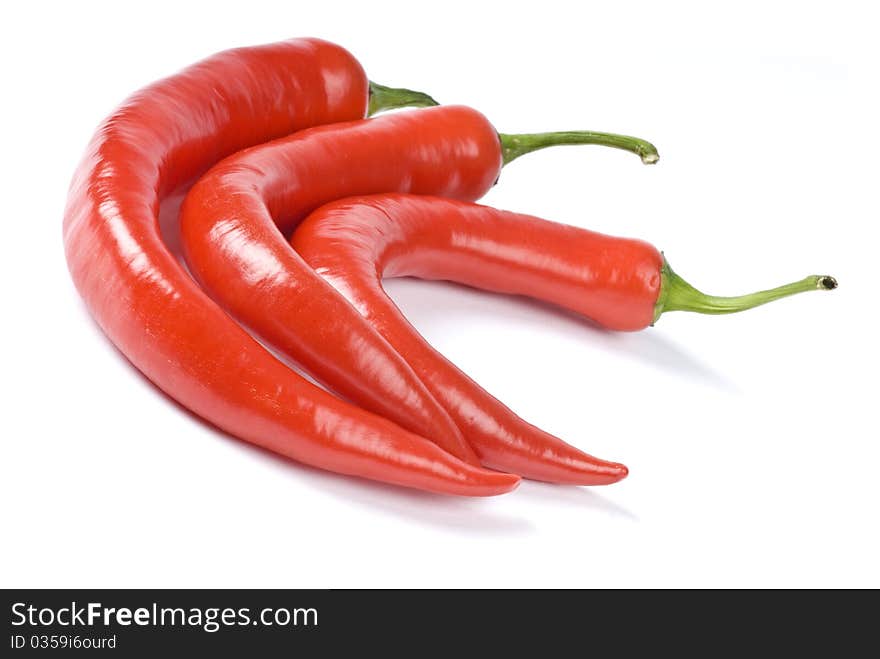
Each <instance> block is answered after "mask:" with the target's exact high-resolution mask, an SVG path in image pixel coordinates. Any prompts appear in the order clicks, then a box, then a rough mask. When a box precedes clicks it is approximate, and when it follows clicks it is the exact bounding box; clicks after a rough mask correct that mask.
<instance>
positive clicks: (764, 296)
mask: <svg viewBox="0 0 880 659" xmlns="http://www.w3.org/2000/svg"><path fill="white" fill-rule="evenodd" d="M835 288H837V280H836V279H835V278H834V277H830V276H828V275H811V276H809V277H804V278H803V279H801V280H800V281H795V282H792V283H790V284H785V285H783V286H778V287H776V288H771V289H769V290H766V291H758V292H757V293H749V294H747V295H737V296H735V297H718V296H715V295H706V294H705V293H703V292H701V291H698V290H697V289H696V288H694V287H693V286H691V285H690V284H689V283H687V282H686V281H685V280H684V279H682V278H681V277H679V276H678V275H677V274H675V273H674V272H673V271H672V268H670V267H669V263H667V262H666V259H663V269H662V271H661V284H660V297H658V298H657V304H655V305H654V322H656V321H657V319H658V318H659V317H660V315H661V314H662V313H663V312H665V311H695V312H697V313H705V314H726V313H736V312H737V311H745V310H746V309H751V308H753V307H757V306H759V305H761V304H767V303H768V302H773V300H778V299H780V298H783V297H788V296H789V295H796V294H797V293H805V292H807V291H830V290H833V289H835Z"/></svg>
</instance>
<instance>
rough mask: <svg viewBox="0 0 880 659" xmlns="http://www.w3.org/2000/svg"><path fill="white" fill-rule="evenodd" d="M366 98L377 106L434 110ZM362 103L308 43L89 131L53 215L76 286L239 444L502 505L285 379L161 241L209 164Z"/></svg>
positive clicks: (487, 491) (490, 487)
mask: <svg viewBox="0 0 880 659" xmlns="http://www.w3.org/2000/svg"><path fill="white" fill-rule="evenodd" d="M377 94H378V95H379V96H380V97H382V99H381V100H377V99H376V98H375V97H374V98H373V99H372V100H373V103H374V104H377V105H383V104H386V105H395V104H396V103H397V102H398V101H400V99H401V98H403V100H404V103H409V102H410V101H412V100H416V101H418V100H421V101H422V102H425V103H426V102H429V99H428V97H425V96H424V95H422V96H421V97H420V98H419V96H418V95H417V94H416V93H412V94H410V93H407V92H405V91H402V92H400V93H399V94H395V93H390V94H388V93H385V92H383V91H382V89H381V88H379V91H378V92H377ZM389 99H390V100H389ZM367 103H368V81H367V79H366V78H365V77H364V73H363V69H362V68H361V66H360V64H358V62H357V61H356V60H355V59H354V58H353V57H352V56H351V55H350V54H349V53H348V52H347V51H345V50H344V49H342V48H340V47H339V46H335V45H333V44H330V43H327V42H324V41H319V40H313V39H301V40H293V41H287V42H283V43H278V44H272V45H268V46H261V47H257V48H244V49H237V50H232V51H227V52H224V53H220V54H218V55H215V56H213V57H211V58H209V59H207V60H204V61H202V62H200V63H198V64H196V65H195V66H192V67H190V68H188V69H186V70H184V71H183V72H181V73H179V74H177V75H175V76H172V77H170V78H168V79H165V80H162V81H160V82H158V83H155V84H153V85H151V86H149V87H147V88H146V89H144V90H142V91H140V92H138V93H137V94H135V95H134V96H132V97H131V98H130V99H129V100H128V101H127V102H125V103H124V104H123V105H122V106H121V107H120V108H119V109H118V110H116V111H115V112H114V113H113V114H112V115H111V116H110V117H109V118H108V119H106V120H105V121H104V123H103V124H102V125H101V126H100V128H99V129H98V131H97V133H96V134H95V136H94V138H93V139H92V141H91V143H90V145H89V147H88V149H87V151H86V155H85V158H84V160H83V162H82V163H81V164H80V166H79V169H78V170H77V172H76V174H75V176H74V179H73V183H72V185H71V189H70V196H69V198H68V205H67V209H66V211H65V217H64V242H65V248H66V253H67V260H68V265H69V267H70V271H71V274H72V276H73V280H74V282H75V283H76V286H77V288H78V289H79V292H80V294H81V295H82V297H83V298H84V299H85V301H86V304H87V305H88V308H89V310H90V311H91V313H92V315H93V316H94V317H95V319H96V320H97V321H98V323H99V324H100V326H101V328H102V329H103V330H104V332H105V333H106V334H107V335H108V336H109V337H110V339H111V340H112V341H113V342H114V343H115V344H116V345H117V346H118V347H119V349H120V350H121V351H122V352H123V353H124V354H125V355H126V357H128V359H130V360H131V362H132V363H133V364H134V365H135V366H136V367H137V368H138V369H140V370H141V371H142V372H143V373H144V374H145V375H146V376H147V377H148V378H150V379H151V380H152V381H153V382H154V383H156V384H157V385H158V386H159V387H160V388H162V389H163V390H165V391H166V392H167V393H168V394H170V395H171V396H172V397H173V398H175V399H176V400H177V401H179V402H180V403H182V404H183V405H185V406H186V407H188V408H189V409H191V410H193V411H194V412H195V413H197V414H199V415H200V416H202V417H204V418H205V419H207V420H208V421H210V422H212V423H214V424H216V425H217V426H219V427H220V428H222V429H224V430H226V431H228V432H230V433H232V434H234V435H237V436H238V437H241V438H243V439H245V440H247V441H250V442H253V443H254V444H258V445H260V446H263V447H265V448H268V449H270V450H273V451H276V452H278V453H281V454H283V455H287V456H289V457H292V458H294V459H297V460H300V461H302V462H305V463H308V464H311V465H315V466H318V467H322V468H325V469H330V470H333V471H337V472H340V473H345V474H354V475H358V476H364V477H366V478H373V479H376V480H382V481H386V482H389V483H396V484H400V485H406V486H410V487H416V488H421V489H425V490H431V491H435V492H443V493H448V494H463V495H475V496H482V495H492V494H500V493H502V492H507V491H509V490H511V489H513V488H514V487H515V486H516V485H517V482H518V480H519V479H518V477H516V476H514V475H510V474H500V473H495V472H489V471H486V470H483V469H480V468H477V467H474V466H471V465H469V464H466V463H464V462H462V461H460V460H458V459H456V458H455V457H453V456H451V455H449V454H448V453H446V452H444V451H443V450H441V449H440V448H438V447H437V446H435V445H434V444H432V443H430V442H429V441H427V440H425V439H423V438H421V437H418V436H416V435H414V434H411V433H409V432H406V431H404V430H403V429H401V428H399V427H397V426H395V425H394V424H392V423H391V422H389V421H387V420H385V419H382V418H379V417H377V416H375V415H372V414H369V413H367V412H365V411H363V410H361V409H358V408H356V407H354V406H352V405H349V404H347V403H344V402H342V401H340V400H338V399H336V398H335V397H333V396H332V395H330V394H328V393H326V392H324V391H322V390H320V389H318V388H317V387H315V386H314V385H312V384H310V383H308V382H307V381H306V380H305V379H303V378H302V377H300V376H299V375H297V374H296V373H295V372H293V371H291V370H290V369H288V368H287V367H285V366H284V365H283V364H282V363H281V362H279V361H278V360H277V359H275V358H274V357H273V356H272V355H271V354H270V353H268V352H267V351H266V350H265V349H264V348H262V346H260V345H259V344H258V343H257V342H256V341H255V340H253V339H252V338H251V337H250V336H249V335H248V334H247V333H246V332H245V331H244V330H242V329H241V328H240V327H239V326H238V325H236V324H235V323H234V322H233V321H232V320H231V319H230V318H229V316H228V315H226V314H225V313H224V312H223V311H222V310H221V309H220V308H219V307H218V306H217V305H216V304H215V303H214V302H212V301H211V300H210V298H208V297H207V296H206V295H205V294H204V293H203V292H202V291H201V290H200V289H199V288H198V287H197V286H196V284H195V283H194V282H193V281H192V279H191V278H190V277H188V276H187V274H186V273H185V272H184V270H183V269H182V268H181V267H180V265H179V264H178V263H177V261H176V260H175V258H174V256H173V255H172V254H171V253H169V251H168V249H167V248H166V246H165V245H164V244H163V242H162V239H161V237H160V235H159V227H158V218H157V212H158V209H159V203H160V201H161V200H162V198H163V196H165V195H166V194H167V193H169V192H170V191H172V190H174V189H176V188H178V187H179V186H181V185H184V184H186V183H187V182H188V181H190V180H191V179H192V178H193V177H195V176H196V175H198V174H200V173H201V172H202V171H204V170H205V169H207V168H208V167H209V166H210V165H211V164H213V163H214V162H215V161H216V160H217V159H219V158H221V157H223V156H226V155H228V154H230V153H232V152H234V151H237V150H239V149H241V148H243V147H246V146H249V145H252V144H256V143H260V142H264V141H266V140H270V139H273V138H276V137H278V136H281V135H285V134H288V133H290V132H291V131H295V130H297V129H301V128H304V127H306V126H312V125H315V124H320V123H327V122H333V121H342V120H346V119H354V118H356V117H362V116H363V115H364V114H365V111H366V110H367ZM404 366H405V367H406V368H405V369H401V370H400V371H398V372H394V371H389V375H388V376H389V377H397V376H398V375H399V376H400V386H401V387H404V386H405V387H408V390H409V391H410V393H411V398H410V400H411V401H413V403H414V408H413V409H417V408H418V406H419V403H418V401H419V399H420V397H422V396H423V397H424V399H425V400H428V401H432V398H431V396H430V394H428V393H427V390H424V392H423V394H422V392H420V391H419V388H418V387H417V386H415V385H414V384H413V383H414V382H415V383H418V380H417V378H416V377H415V375H414V374H413V376H412V378H407V377H403V375H404V374H405V373H406V369H409V367H408V366H406V365H405V364H404ZM418 384H420V383H418ZM438 409H439V408H438ZM401 414H404V413H403V412H401ZM440 414H441V415H445V413H443V412H442V410H440Z"/></svg>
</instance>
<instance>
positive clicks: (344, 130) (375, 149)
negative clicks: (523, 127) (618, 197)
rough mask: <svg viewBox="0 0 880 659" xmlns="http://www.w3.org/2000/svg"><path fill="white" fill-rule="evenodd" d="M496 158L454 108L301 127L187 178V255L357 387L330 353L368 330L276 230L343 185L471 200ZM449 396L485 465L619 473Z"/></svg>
mask: <svg viewBox="0 0 880 659" xmlns="http://www.w3.org/2000/svg"><path fill="white" fill-rule="evenodd" d="M502 164H503V154H502V145H501V141H500V140H499V136H498V133H497V132H496V131H495V129H494V127H493V126H492V125H491V124H490V123H489V121H488V120H487V119H486V118H485V117H484V116H483V115H482V114H480V113H479V112H477V111H475V110H472V109H470V108H467V107H462V106H443V107H438V108H428V109H425V110H418V111H412V112H401V113H396V114H391V115H386V116H382V117H378V118H376V119H371V120H369V121H359V122H349V123H344V124H337V125H334V126H323V127H320V128H314V129H311V130H307V131H301V132H299V133H297V134H295V135H291V136H290V137H286V138H283V139H280V140H277V141H275V142H272V143H269V144H264V145H260V146H258V147H255V148H252V149H249V150H246V151H243V152H241V153H238V154H236V155H234V156H232V157H230V158H228V159H226V160H224V161H222V162H221V163H219V164H218V165H216V166H215V167H214V168H212V169H211V171H209V172H208V173H207V174H206V175H205V176H204V177H203V178H202V179H200V180H199V181H198V183H196V185H194V186H193V188H192V190H191V191H190V193H189V195H188V196H187V198H186V200H185V201H184V204H183V207H182V211H181V229H182V242H183V251H184V255H185V257H186V259H187V263H188V264H189V266H190V269H191V271H192V272H193V273H194V275H195V276H196V277H197V278H198V280H199V281H200V282H201V283H202V285H203V286H204V287H205V289H206V290H208V291H209V292H210V293H211V294H212V295H213V296H214V297H215V299H217V300H218V301H219V302H220V303H221V304H223V305H224V307H226V308H227V309H228V310H229V311H230V313H231V314H232V315H233V316H234V317H236V318H238V319H239V320H240V321H241V322H243V323H244V324H246V325H248V326H249V327H251V328H252V329H253V330H254V331H255V332H256V333H257V334H259V335H260V336H261V337H262V338H263V339H264V340H266V341H267V342H268V343H270V344H272V345H273V346H275V347H276V348H278V349H279V350H281V351H282V352H285V353H286V354H288V355H290V356H291V357H293V358H294V359H295V360H297V361H298V362H299V363H300V364H302V365H303V366H304V367H305V368H306V370H308V371H309V372H310V373H311V374H312V375H314V376H315V377H317V378H318V379H319V380H321V381H323V382H325V383H326V384H328V386H330V387H331V388H334V389H336V390H340V391H346V390H348V391H354V392H355V393H357V391H356V390H357V387H358V381H359V380H361V378H362V375H361V372H360V370H359V369H358V368H356V364H352V365H347V366H346V368H347V371H348V372H347V373H341V372H340V366H341V365H345V363H344V361H341V360H342V359H344V356H343V355H341V354H340V352H342V353H349V352H351V351H352V350H354V351H357V350H358V344H359V343H360V342H362V341H363V340H364V339H363V338H362V337H365V336H369V335H371V334H373V333H375V330H374V329H373V328H372V327H371V326H370V325H369V323H368V322H367V321H366V320H365V319H364V318H363V317H361V315H360V314H359V313H358V311H357V310H356V309H354V308H353V307H352V306H351V305H348V304H346V303H344V300H343V305H340V303H339V301H340V300H341V299H342V298H341V297H340V296H339V295H338V293H337V292H336V291H335V290H334V289H333V288H332V287H331V286H330V285H329V284H328V283H327V282H325V281H324V280H323V279H321V277H320V276H318V275H317V274H316V273H315V272H314V270H312V268H311V267H309V265H308V264H307V263H306V262H305V261H303V259H302V258H301V257H300V256H299V255H298V254H296V253H295V252H294V251H293V250H291V249H290V246H289V245H288V244H287V242H286V241H285V239H284V238H283V235H282V232H284V233H286V232H290V231H291V230H292V229H293V228H294V227H295V226H296V225H297V224H298V223H299V222H300V221H301V220H302V219H303V218H304V217H305V216H306V215H307V214H308V213H310V212H311V211H313V210H314V209H316V208H317V207H319V206H321V205H322V204H324V203H327V202H329V201H332V200H336V199H339V198H342V197H347V196H351V195H358V194H369V193H376V192H395V191H396V192H410V193H416V194H424V195H438V196H443V197H448V198H455V199H462V200H473V199H477V198H479V197H481V196H482V195H483V194H485V193H486V192H487V191H488V190H489V188H490V187H491V186H492V185H493V184H494V182H495V181H496V180H497V178H498V175H499V173H500V171H501V167H502ZM279 229H280V230H281V232H279ZM316 280H317V281H316ZM303 291H305V294H303ZM321 291H324V292H323V293H320V294H319V292H321ZM319 319H321V321H320V322H319ZM340 346H342V347H344V349H343V350H342V351H340V350H339V349H338V347H340ZM355 354H356V353H355ZM340 381H341V382H342V385H340ZM348 391H346V395H349V396H350V397H351V398H352V399H353V400H356V401H357V402H359V403H361V404H365V402H364V401H365V400H366V399H365V398H364V397H358V396H355V395H353V394H351V393H348ZM436 393H437V392H436V391H435V394H436ZM446 395H447V397H446V398H444V400H445V401H446V404H445V405H446V409H447V411H449V412H450V413H451V414H452V415H453V418H455V419H456V420H457V421H458V423H459V424H466V426H467V428H466V429H465V428H463V429H464V430H465V434H466V437H467V438H468V439H469V440H470V441H471V444H472V445H473V446H474V447H475V449H476V450H477V453H478V454H479V455H480V457H481V458H484V459H485V460H486V464H492V465H494V466H499V465H500V464H501V463H503V464H507V465H510V467H509V468H510V469H511V470H513V471H515V472H517V473H522V474H528V475H529V476H530V477H533V478H539V479H541V480H551V481H555V482H561V483H576V484H606V483H612V482H615V481H618V480H620V479H621V478H623V477H624V476H625V475H626V473H627V471H626V467H624V466H623V465H619V464H617V463H610V462H605V461H602V460H597V459H596V458H593V457H591V456H589V455H587V454H585V453H582V452H580V451H578V450H577V449H574V448H573V447H571V446H569V445H567V444H565V443H564V442H562V441H561V440H559V439H557V438H555V437H552V436H551V435H548V434H547V433H544V432H542V431H540V430H538V429H537V428H535V427H534V426H531V425H529V424H527V423H525V422H524V421H522V419H519V418H518V417H516V416H515V415H514V414H513V413H512V412H510V411H509V410H506V408H503V409H501V408H502V407H503V406H500V403H498V402H497V401H495V400H494V399H491V397H486V398H482V399H481V400H482V401H484V402H486V403H487V404H490V405H491V408H492V410H491V413H489V412H487V411H485V410H481V409H478V408H476V407H472V406H471V407H470V408H469V404H471V403H472V400H473V399H472V398H469V397H464V398H462V399H460V400H458V399H457V394H456V392H455V391H451V392H447V394H446ZM487 396H488V395H487ZM471 417H475V418H476V417H479V419H480V421H475V422H470V421H468V419H469V418H471ZM474 426H479V428H478V429H475V428H474ZM481 438H484V439H481ZM490 447H491V448H490Z"/></svg>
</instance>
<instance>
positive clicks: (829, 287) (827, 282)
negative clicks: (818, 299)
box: [819, 275, 837, 291]
mask: <svg viewBox="0 0 880 659" xmlns="http://www.w3.org/2000/svg"><path fill="white" fill-rule="evenodd" d="M819 285H820V286H821V287H822V288H824V289H825V290H826V291H833V290H834V289H835V288H837V280H836V279H835V278H834V277H832V276H831V275H825V276H824V277H822V278H820V279H819Z"/></svg>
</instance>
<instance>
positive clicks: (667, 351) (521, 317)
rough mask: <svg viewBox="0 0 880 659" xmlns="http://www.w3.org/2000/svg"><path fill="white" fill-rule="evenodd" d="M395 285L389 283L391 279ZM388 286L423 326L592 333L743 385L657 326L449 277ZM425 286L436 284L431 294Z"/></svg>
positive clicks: (635, 352)
mask: <svg viewBox="0 0 880 659" xmlns="http://www.w3.org/2000/svg"><path fill="white" fill-rule="evenodd" d="M390 282H393V283H391V285H390V286H389V283H390ZM384 285H385V286H386V291H387V292H388V294H389V295H390V296H391V297H392V299H393V300H394V302H395V303H396V304H398V306H400V308H401V310H402V311H403V312H404V314H405V315H406V316H407V318H408V319H409V320H410V322H412V323H413V325H415V326H416V327H417V328H418V327H442V326H443V325H452V324H456V325H458V324H460V321H461V317H462V316H463V315H465V314H478V315H485V316H490V317H492V318H493V319H501V320H503V321H504V322H505V323H509V324H510V325H512V326H517V327H528V328H532V327H533V328H535V329H536V330H539V331H540V332H541V333H544V334H547V340H548V341H550V340H552V332H554V331H555V332H557V333H559V334H566V335H574V334H581V335H589V339H590V340H591V341H593V342H596V343H599V344H600V345H602V347H603V348H607V349H609V350H611V351H614V352H616V353H619V354H622V355H624V356H626V357H629V358H633V359H637V360H639V361H640V362H645V363H648V364H649V365H651V366H652V367H654V368H657V369H659V370H662V371H665V372H670V373H672V374H674V375H676V376H678V377H684V378H692V379H697V380H700V381H702V382H703V383H704V384H708V385H710V386H713V387H715V388H716V389H719V390H721V391H724V392H725V393H737V392H738V391H739V389H738V388H737V386H736V385H735V384H734V383H733V382H731V381H730V380H728V379H726V378H725V377H723V376H722V375H721V374H720V373H718V372H717V371H715V370H713V369H712V368H711V367H709V366H707V365H706V364H705V363H703V362H702V361H700V360H698V359H696V358H695V357H694V356H693V355H692V354H690V353H688V352H687V351H685V350H683V349H682V348H681V347H680V346H678V345H676V344H675V343H674V342H672V341H670V340H669V339H668V338H666V337H664V336H663V335H662V334H660V333H659V332H655V331H652V330H651V329H647V330H644V331H642V332H614V331H611V330H608V329H605V328H603V327H601V326H599V325H597V324H596V323H594V322H592V321H591V320H589V319H587V318H584V317H583V316H580V315H578V314H576V313H574V312H572V311H568V310H567V309H562V308H560V307H557V306H554V305H552V304H549V303H547V302H542V301H540V300H535V299H532V298H527V297H522V296H512V295H511V296H508V295H497V294H494V293H490V292H487V291H482V290H479V289H476V288H471V287H469V286H464V285H461V284H457V283H454V282H448V281H432V282H425V281H424V280H419V279H415V278H410V277H402V278H400V279H394V280H390V281H389V280H386V281H385V282H384ZM424 286H431V288H432V290H431V295H425V289H424Z"/></svg>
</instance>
